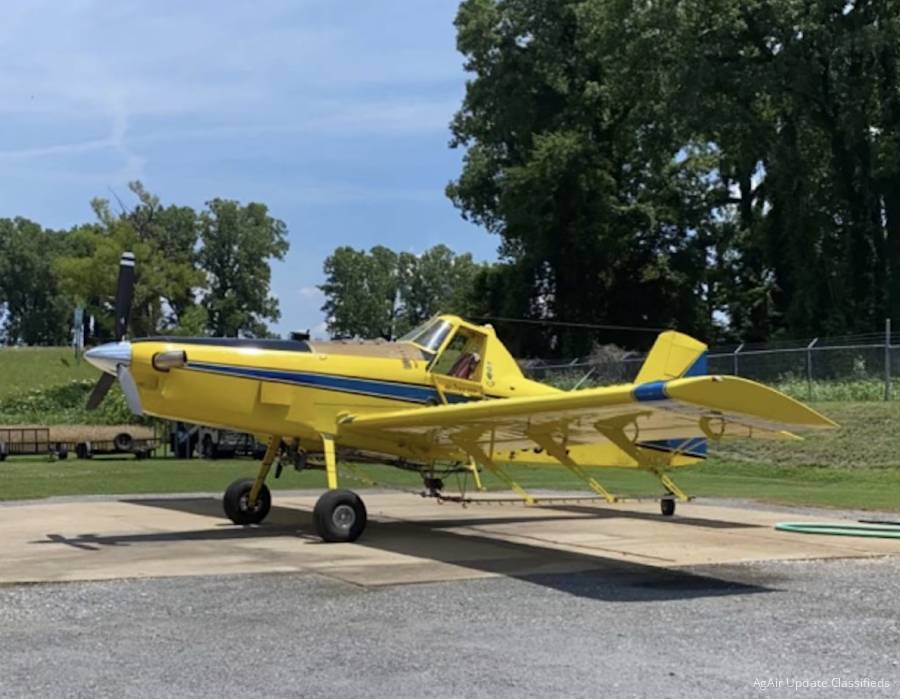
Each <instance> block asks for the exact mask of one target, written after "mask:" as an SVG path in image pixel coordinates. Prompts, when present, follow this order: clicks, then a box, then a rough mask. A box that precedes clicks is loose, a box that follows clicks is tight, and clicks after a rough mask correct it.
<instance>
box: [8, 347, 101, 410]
mask: <svg viewBox="0 0 900 699" xmlns="http://www.w3.org/2000/svg"><path fill="white" fill-rule="evenodd" d="M97 374H98V372H97V370H96V369H94V367H92V366H91V365H90V364H88V363H87V362H86V361H84V360H83V359H82V360H81V361H80V362H77V363H76V362H75V356H74V352H73V351H72V349H71V348H69V347H3V348H2V349H0V376H2V377H3V380H2V381H0V401H3V400H5V399H7V398H12V397H15V396H18V395H20V394H22V393H24V392H28V391H32V390H35V389H46V388H53V387H56V386H59V385H61V384H65V383H68V382H70V381H74V380H79V379H90V380H92V381H95V380H96V379H97Z"/></svg>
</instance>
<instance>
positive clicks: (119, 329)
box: [116, 252, 134, 342]
mask: <svg viewBox="0 0 900 699" xmlns="http://www.w3.org/2000/svg"><path fill="white" fill-rule="evenodd" d="M133 299H134V253H133V252H123V253H122V259H121V260H119V281H118V284H117V285H116V340H117V341H119V342H121V340H122V338H123V337H125V333H126V332H127V330H128V320H129V318H130V316H131V301H132V300H133Z"/></svg>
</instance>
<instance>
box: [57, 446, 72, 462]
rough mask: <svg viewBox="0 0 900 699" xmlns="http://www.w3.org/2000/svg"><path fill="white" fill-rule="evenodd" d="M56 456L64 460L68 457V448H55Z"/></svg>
mask: <svg viewBox="0 0 900 699" xmlns="http://www.w3.org/2000/svg"><path fill="white" fill-rule="evenodd" d="M56 458H57V459H59V460H60V461H65V460H66V459H68V458H69V450H68V449H66V448H65V447H62V448H60V449H57V450H56Z"/></svg>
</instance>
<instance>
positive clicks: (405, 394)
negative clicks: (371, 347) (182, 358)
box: [186, 362, 477, 404]
mask: <svg viewBox="0 0 900 699" xmlns="http://www.w3.org/2000/svg"><path fill="white" fill-rule="evenodd" d="M186 366H187V368H188V369H196V370H197V371H206V372H211V373H215V374H226V375H228V376H237V377H240V378H245V379H261V380H263V381H276V382H278V383H288V384H294V385H297V386H310V387H312V388H320V389H324V390H326V391H340V392H342V393H356V394H360V395H366V396H375V397H377V398H388V399H390V400H400V401H405V402H407V403H435V404H437V403H440V402H441V398H440V394H438V392H437V390H436V389H434V388H430V387H428V386H421V385H417V384H405V383H397V382H393V381H379V380H377V379H360V378H356V377H353V376H337V375H335V374H318V373H312V372H305V371H286V370H283V369H258V368H255V367H245V366H234V365H231V364H209V363H206V362H188V363H187V365H186ZM446 396H447V402H448V403H465V402H468V401H469V400H477V399H472V398H468V397H466V396H461V395H455V394H452V393H448V394H446Z"/></svg>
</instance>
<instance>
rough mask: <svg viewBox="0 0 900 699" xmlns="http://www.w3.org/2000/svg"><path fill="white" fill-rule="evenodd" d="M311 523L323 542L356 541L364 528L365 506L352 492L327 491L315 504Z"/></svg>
mask: <svg viewBox="0 0 900 699" xmlns="http://www.w3.org/2000/svg"><path fill="white" fill-rule="evenodd" d="M313 521H315V523H316V532H317V533H318V534H319V536H321V537H322V539H323V540H325V541H330V542H339V541H356V540H357V539H358V538H359V535H360V534H362V533H363V530H364V529H365V528H366V506H365V505H364V504H363V501H362V498H360V497H359V495H357V494H356V493H354V492H353V491H352V490H329V491H328V492H327V493H324V494H323V495H322V497H320V498H319V499H318V501H317V502H316V507H315V509H314V510H313Z"/></svg>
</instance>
